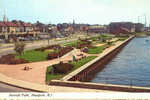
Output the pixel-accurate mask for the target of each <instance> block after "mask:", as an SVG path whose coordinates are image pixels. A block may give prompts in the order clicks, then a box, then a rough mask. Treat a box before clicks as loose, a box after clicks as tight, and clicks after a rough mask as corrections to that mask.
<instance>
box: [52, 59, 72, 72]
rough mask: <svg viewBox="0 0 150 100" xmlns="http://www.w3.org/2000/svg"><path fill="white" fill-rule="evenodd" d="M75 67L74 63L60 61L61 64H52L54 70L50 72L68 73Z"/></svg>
mask: <svg viewBox="0 0 150 100" xmlns="http://www.w3.org/2000/svg"><path fill="white" fill-rule="evenodd" d="M73 67H74V66H73V65H72V64H68V63H63V62H60V63H59V64H55V65H53V66H52V69H51V70H52V71H53V72H50V73H53V74H66V73H68V72H69V71H70V70H72V69H73Z"/></svg>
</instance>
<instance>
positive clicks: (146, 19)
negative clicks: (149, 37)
mask: <svg viewBox="0 0 150 100" xmlns="http://www.w3.org/2000/svg"><path fill="white" fill-rule="evenodd" d="M144 17H145V27H146V25H147V18H146V14H145V15H144Z"/></svg>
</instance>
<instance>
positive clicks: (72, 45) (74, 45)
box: [64, 40, 86, 47]
mask: <svg viewBox="0 0 150 100" xmlns="http://www.w3.org/2000/svg"><path fill="white" fill-rule="evenodd" d="M78 43H80V44H84V43H86V42H84V41H80V40H77V41H73V42H67V43H64V46H71V47H77V45H78Z"/></svg>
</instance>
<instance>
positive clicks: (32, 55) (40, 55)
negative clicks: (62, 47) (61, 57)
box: [16, 49, 58, 62]
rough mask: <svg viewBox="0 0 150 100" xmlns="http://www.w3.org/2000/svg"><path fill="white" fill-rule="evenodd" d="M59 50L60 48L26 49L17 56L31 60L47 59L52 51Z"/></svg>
mask: <svg viewBox="0 0 150 100" xmlns="http://www.w3.org/2000/svg"><path fill="white" fill-rule="evenodd" d="M54 52H58V50H53V49H48V50H45V51H43V52H42V51H36V50H29V51H25V52H24V53H23V54H22V55H21V56H19V55H17V56H16V58H23V59H25V60H27V61H29V62H38V61H45V60H47V59H46V58H47V55H48V54H50V53H54Z"/></svg>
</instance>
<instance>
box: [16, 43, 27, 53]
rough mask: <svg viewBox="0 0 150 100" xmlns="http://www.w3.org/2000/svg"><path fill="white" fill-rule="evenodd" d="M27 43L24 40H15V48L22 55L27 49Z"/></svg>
mask: <svg viewBox="0 0 150 100" xmlns="http://www.w3.org/2000/svg"><path fill="white" fill-rule="evenodd" d="M25 45H26V44H25V43H24V42H15V48H14V50H15V51H16V53H18V54H19V55H20V56H21V55H22V53H23V51H24V49H25Z"/></svg>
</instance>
